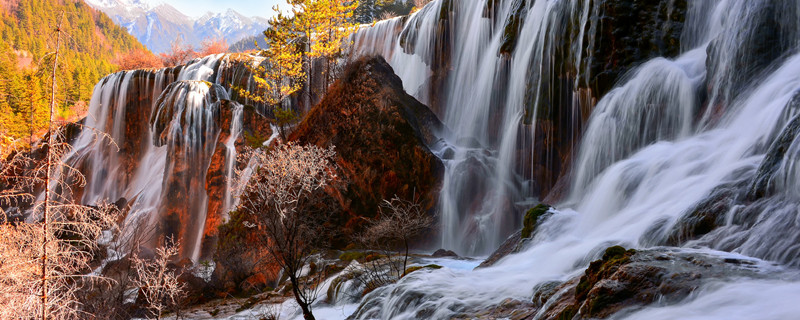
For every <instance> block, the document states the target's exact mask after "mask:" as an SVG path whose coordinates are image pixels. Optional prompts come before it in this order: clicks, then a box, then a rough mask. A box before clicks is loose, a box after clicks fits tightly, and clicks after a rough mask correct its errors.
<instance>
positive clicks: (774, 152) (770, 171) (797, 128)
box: [747, 92, 800, 201]
mask: <svg viewBox="0 0 800 320" xmlns="http://www.w3.org/2000/svg"><path fill="white" fill-rule="evenodd" d="M798 107H800V92H797V93H795V95H794V97H793V98H792V100H791V101H790V102H789V105H788V106H787V109H796V108H798ZM798 133H800V115H796V116H795V117H794V118H792V119H791V120H790V121H789V123H788V124H786V126H785V127H784V128H783V130H782V131H781V132H780V134H779V135H778V137H777V138H776V139H775V140H774V141H773V142H772V145H771V146H770V147H769V151H767V155H766V156H765V157H764V160H762V161H761V165H760V166H759V167H758V170H757V171H756V176H755V177H754V178H753V182H752V184H751V185H750V190H749V191H748V194H747V198H748V199H749V200H751V201H753V200H757V199H760V198H763V197H766V196H769V195H770V194H772V193H773V192H774V190H772V189H773V188H774V187H773V186H772V185H771V182H772V180H773V179H774V178H775V173H776V172H777V171H778V169H779V168H780V166H781V162H782V161H783V158H784V156H785V155H786V152H787V151H788V150H789V147H790V146H791V145H792V143H793V142H794V141H795V139H796V138H797V135H798Z"/></svg>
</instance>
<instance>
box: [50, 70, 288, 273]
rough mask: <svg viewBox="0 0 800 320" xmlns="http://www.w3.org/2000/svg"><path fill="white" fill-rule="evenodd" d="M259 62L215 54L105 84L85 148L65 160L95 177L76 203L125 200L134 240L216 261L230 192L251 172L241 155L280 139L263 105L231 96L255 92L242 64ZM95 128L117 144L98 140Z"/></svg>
mask: <svg viewBox="0 0 800 320" xmlns="http://www.w3.org/2000/svg"><path fill="white" fill-rule="evenodd" d="M252 59H253V58H251V57H245V56H237V55H216V56H209V57H206V58H203V59H197V60H195V61H192V62H190V63H189V64H187V65H185V66H180V67H175V68H166V69H161V70H135V71H123V72H118V73H115V74H112V75H109V76H107V77H106V78H104V79H103V80H101V81H100V83H98V84H97V86H96V87H95V90H94V95H93V97H92V102H91V106H90V111H89V112H90V114H91V116H90V117H87V118H86V119H85V120H84V122H85V125H86V127H87V128H86V129H84V130H83V131H81V132H79V133H77V134H76V137H75V138H74V142H73V144H74V147H75V150H76V151H75V153H74V154H72V155H70V156H68V159H66V161H67V162H68V163H70V164H72V165H74V166H76V167H78V168H80V169H81V170H82V171H83V172H85V173H86V177H87V184H86V186H85V188H78V189H76V194H75V196H76V197H77V198H78V199H79V201H81V202H83V203H85V204H89V205H92V204H94V203H96V202H98V201H101V200H109V201H117V200H118V199H120V200H122V199H124V200H125V201H124V202H126V203H127V204H128V206H129V207H130V210H127V211H126V212H128V214H127V216H126V217H125V221H124V223H123V228H124V232H125V234H126V235H131V234H132V233H135V232H143V231H145V230H152V234H151V235H149V236H148V239H150V244H151V245H155V244H157V243H159V242H160V241H161V240H162V239H163V238H164V237H168V236H174V237H176V240H179V241H180V242H181V244H182V251H181V256H180V258H181V259H182V258H191V259H194V260H195V261H198V260H200V259H205V258H207V257H209V256H210V252H211V250H213V248H214V246H213V244H214V242H215V239H216V230H217V226H218V225H219V224H220V223H221V221H222V220H223V219H224V218H225V217H226V214H227V211H228V210H229V209H230V208H232V207H233V205H234V199H235V197H236V195H235V192H233V191H230V190H231V187H232V183H233V180H234V178H235V175H236V169H243V168H242V166H244V164H239V163H237V161H236V158H237V155H238V153H239V152H240V151H241V150H242V148H243V147H245V146H248V145H252V144H260V143H261V142H263V141H264V140H267V138H268V137H270V136H271V135H272V130H271V129H270V126H269V123H270V120H269V119H268V118H266V117H264V116H262V114H263V112H259V111H258V109H263V106H249V105H247V106H246V105H243V104H247V103H248V102H249V101H245V100H243V99H240V98H239V97H238V96H233V97H231V95H230V92H231V91H232V88H233V87H234V86H246V85H247V83H248V82H247V80H246V78H248V77H249V73H248V72H247V69H246V68H245V67H244V66H243V64H242V63H241V62H242V61H243V60H247V61H252ZM237 100H238V101H237ZM95 130H99V131H102V132H105V133H107V134H108V135H109V136H110V137H111V138H112V139H113V140H114V142H115V144H114V145H108V144H103V143H96V141H95V137H94V133H95ZM256 140H257V142H256ZM237 166H238V167H237ZM147 232H150V231H147Z"/></svg>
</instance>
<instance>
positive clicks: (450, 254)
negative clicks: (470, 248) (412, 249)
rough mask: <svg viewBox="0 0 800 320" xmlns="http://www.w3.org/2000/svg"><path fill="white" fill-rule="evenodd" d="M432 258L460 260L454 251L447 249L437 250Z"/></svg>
mask: <svg viewBox="0 0 800 320" xmlns="http://www.w3.org/2000/svg"><path fill="white" fill-rule="evenodd" d="M431 256H433V257H434V258H442V257H454V258H458V254H456V253H455V252H453V251H450V250H445V249H439V250H436V251H435V252H434V253H433V254H432V255H431Z"/></svg>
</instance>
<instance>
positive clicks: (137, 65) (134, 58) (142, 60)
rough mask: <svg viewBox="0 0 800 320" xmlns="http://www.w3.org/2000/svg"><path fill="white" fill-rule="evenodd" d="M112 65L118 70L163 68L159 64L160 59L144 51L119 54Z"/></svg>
mask: <svg viewBox="0 0 800 320" xmlns="http://www.w3.org/2000/svg"><path fill="white" fill-rule="evenodd" d="M114 64H116V65H117V66H118V68H119V70H133V69H147V68H161V67H163V66H164V65H163V63H161V59H159V58H158V57H156V56H155V55H154V54H152V53H150V51H147V50H144V49H137V50H133V51H130V52H127V53H124V54H120V55H118V56H117V58H116V59H115V60H114Z"/></svg>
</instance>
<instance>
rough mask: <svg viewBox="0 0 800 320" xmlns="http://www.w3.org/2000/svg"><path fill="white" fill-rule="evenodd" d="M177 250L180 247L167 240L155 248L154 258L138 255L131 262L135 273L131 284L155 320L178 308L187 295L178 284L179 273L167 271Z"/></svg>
mask: <svg viewBox="0 0 800 320" xmlns="http://www.w3.org/2000/svg"><path fill="white" fill-rule="evenodd" d="M179 249H180V244H179V243H175V241H174V240H173V239H172V238H169V239H167V240H166V242H165V244H164V245H163V246H161V247H160V248H158V249H156V256H155V258H154V259H152V260H146V259H142V258H140V257H139V256H138V254H137V255H135V256H134V257H133V258H132V259H131V260H132V262H133V268H134V270H136V278H134V279H133V285H134V287H137V288H139V292H140V293H141V294H143V295H144V300H145V302H146V303H147V305H146V309H148V310H149V311H150V312H151V313H152V314H153V315H154V316H155V317H156V319H161V316H162V315H163V313H164V311H166V310H169V309H170V308H173V307H175V306H178V305H179V303H180V302H181V300H182V299H183V297H184V296H185V294H186V292H185V289H184V285H183V284H182V283H181V282H180V281H178V278H179V277H180V274H178V273H176V272H175V270H173V269H171V268H170V261H171V260H172V258H173V257H175V256H177V255H178V252H179Z"/></svg>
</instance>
